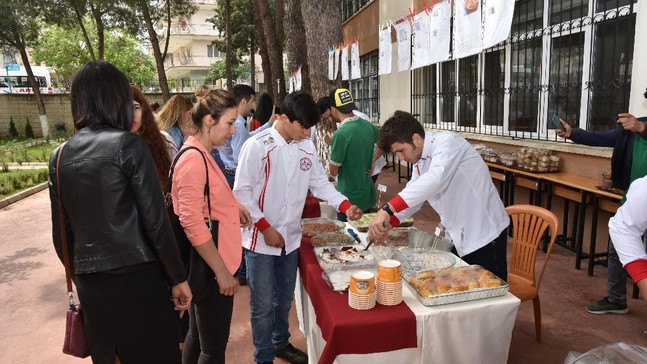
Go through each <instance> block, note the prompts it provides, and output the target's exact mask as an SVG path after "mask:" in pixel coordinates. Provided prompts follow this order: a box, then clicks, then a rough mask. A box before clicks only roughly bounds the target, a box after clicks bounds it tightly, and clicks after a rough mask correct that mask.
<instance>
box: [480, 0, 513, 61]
mask: <svg viewBox="0 0 647 364" xmlns="http://www.w3.org/2000/svg"><path fill="white" fill-rule="evenodd" d="M514 3H515V0H487V1H486V2H485V3H484V4H483V49H487V48H490V47H492V46H494V45H497V44H499V43H501V42H503V41H504V40H506V39H508V36H509V35H510V28H511V27H512V16H513V15H514Z"/></svg>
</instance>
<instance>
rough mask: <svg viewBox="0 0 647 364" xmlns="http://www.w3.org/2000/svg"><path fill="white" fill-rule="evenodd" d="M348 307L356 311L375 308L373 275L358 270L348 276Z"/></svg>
mask: <svg viewBox="0 0 647 364" xmlns="http://www.w3.org/2000/svg"><path fill="white" fill-rule="evenodd" d="M348 305H349V306H350V307H352V308H354V309H356V310H370V309H371V308H373V307H375V274H373V273H371V272H369V271H365V270H360V271H357V272H354V273H353V274H351V276H350V286H348Z"/></svg>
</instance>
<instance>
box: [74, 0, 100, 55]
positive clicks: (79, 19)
mask: <svg viewBox="0 0 647 364" xmlns="http://www.w3.org/2000/svg"><path fill="white" fill-rule="evenodd" d="M71 3H72V6H73V7H74V14H75V15H76V21H77V22H79V26H80V27H81V32H83V38H85V43H86V44H87V46H88V51H89V52H90V57H92V60H93V61H96V60H97V57H95V56H94V47H92V42H91V41H90V36H89V35H88V31H87V30H86V29H85V24H83V15H81V10H80V9H79V7H78V5H77V3H76V1H71Z"/></svg>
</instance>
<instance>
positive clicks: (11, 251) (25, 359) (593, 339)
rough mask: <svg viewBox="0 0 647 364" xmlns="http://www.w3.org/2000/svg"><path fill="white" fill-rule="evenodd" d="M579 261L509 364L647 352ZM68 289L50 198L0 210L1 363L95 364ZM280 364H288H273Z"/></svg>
mask: <svg viewBox="0 0 647 364" xmlns="http://www.w3.org/2000/svg"><path fill="white" fill-rule="evenodd" d="M380 182H381V183H384V184H386V185H388V186H389V191H388V192H387V193H385V194H384V196H382V201H385V200H387V199H388V198H389V197H390V196H392V194H393V193H395V192H397V191H398V190H399V188H401V187H402V186H403V184H401V185H398V183H397V175H396V174H395V173H393V172H383V174H382V175H380ZM403 183H404V182H403ZM416 218H417V219H416V223H415V226H418V227H421V228H424V229H426V230H428V231H429V230H430V229H431V228H432V226H435V222H436V221H437V215H435V213H434V212H433V210H431V209H430V208H428V207H426V208H424V209H423V210H421V211H420V212H419V214H418V215H416ZM539 259H540V260H541V257H540V258H539ZM573 262H574V254H573V253H572V252H570V251H567V250H565V249H563V248H560V247H557V248H555V251H554V254H553V256H552V257H551V261H550V262H549V263H548V269H547V272H546V277H545V279H544V283H543V284H542V287H541V294H540V295H541V302H542V311H543V315H542V317H543V339H544V340H543V344H537V343H536V342H535V338H534V320H533V312H532V304H531V303H529V302H527V303H522V304H521V307H520V308H519V313H518V315H517V318H516V323H515V327H514V330H513V335H512V343H511V346H510V356H509V361H508V362H509V363H513V364H516V363H519V364H532V363H537V364H539V363H542V364H543V363H558V364H559V363H562V361H563V359H564V356H565V355H566V354H567V353H568V351H569V350H576V351H580V352H584V351H587V350H590V349H592V348H595V347H597V346H599V345H603V344H607V343H612V342H617V341H625V342H627V343H629V344H636V345H642V346H647V335H645V334H644V333H643V331H644V330H645V329H647V320H646V319H645V318H646V317H647V302H645V301H642V300H630V302H629V308H630V312H629V314H627V315H602V316H597V315H591V314H588V313H586V312H585V311H584V306H585V305H586V303H587V302H589V301H591V300H596V299H599V298H601V297H602V296H603V295H604V290H605V287H606V269H605V268H603V267H596V271H595V272H596V276H595V277H588V276H587V275H586V271H583V270H580V271H577V270H575V269H574V268H573ZM65 290H66V288H65V274H64V269H63V265H62V264H61V263H60V262H59V260H58V258H57V257H56V254H55V253H54V249H53V247H52V243H51V219H50V206H49V196H48V193H47V191H41V192H38V193H36V194H34V195H32V196H30V197H27V198H25V199H23V200H21V201H19V202H16V203H14V204H11V205H9V206H7V207H5V208H2V209H0V298H1V299H2V304H1V305H0V322H2V323H3V326H2V329H1V330H0V363H2V364H4V363H19V364H32V363H35V364H40V363H48V364H63V363H77V362H78V363H81V362H85V363H89V362H90V359H85V360H81V359H75V358H72V357H69V356H66V355H63V354H62V353H61V347H62V342H63V333H64V317H65V309H66V302H67V297H66V292H65ZM248 300H249V290H248V289H247V288H246V287H243V288H242V289H241V291H240V292H239V293H238V294H237V295H236V298H235V303H234V317H233V322H232V329H231V330H232V331H231V336H230V341H229V346H228V348H227V362H228V363H233V364H247V363H252V362H253V361H252V356H251V355H252V352H253V346H252V343H251V329H250V325H249V302H248ZM466 324H469V323H466ZM291 332H292V334H293V340H292V341H293V343H294V345H295V346H297V347H299V348H301V349H305V341H304V338H303V335H302V334H301V332H300V331H299V330H298V325H297V322H296V314H295V311H294V310H293V311H292V315H291ZM484 334H487V333H484ZM275 363H284V362H283V361H281V360H275ZM362 364H363V363H362ZM393 364H401V363H393ZM402 364H406V363H402ZM448 364H453V363H448Z"/></svg>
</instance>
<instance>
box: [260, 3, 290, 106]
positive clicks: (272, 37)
mask: <svg viewBox="0 0 647 364" xmlns="http://www.w3.org/2000/svg"><path fill="white" fill-rule="evenodd" d="M254 3H255V4H256V9H257V11H258V13H259V16H260V18H261V19H260V20H261V25H262V27H263V33H264V35H265V45H266V47H267V53H268V56H269V57H268V58H269V59H270V69H271V70H272V78H271V79H270V80H265V83H266V84H268V83H270V82H272V83H273V82H277V81H278V90H277V89H275V90H274V96H273V99H274V102H275V103H277V104H278V103H281V101H283V98H284V97H285V94H286V92H285V91H286V90H285V75H284V74H283V51H282V50H283V48H282V47H281V44H279V42H278V37H277V34H276V28H275V27H274V20H273V19H272V15H271V14H270V8H269V4H268V3H267V1H265V0H254Z"/></svg>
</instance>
